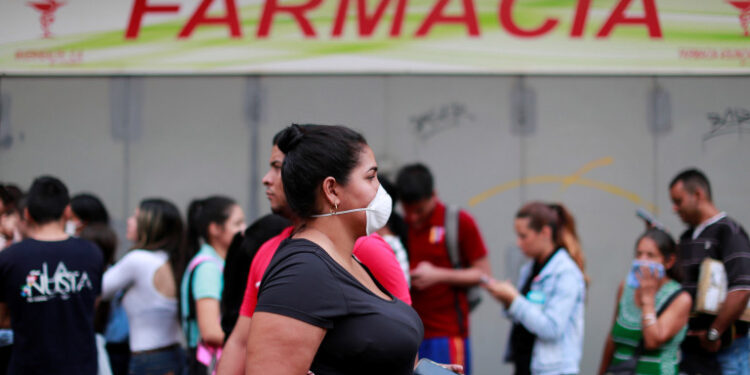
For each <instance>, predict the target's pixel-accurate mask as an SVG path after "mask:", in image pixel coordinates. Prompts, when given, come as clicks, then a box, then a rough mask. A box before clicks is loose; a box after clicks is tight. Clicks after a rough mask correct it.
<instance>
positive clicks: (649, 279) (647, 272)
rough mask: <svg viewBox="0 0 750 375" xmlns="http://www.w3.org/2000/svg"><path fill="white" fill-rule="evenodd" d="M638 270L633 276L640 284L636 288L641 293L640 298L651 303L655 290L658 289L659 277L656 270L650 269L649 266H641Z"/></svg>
mask: <svg viewBox="0 0 750 375" xmlns="http://www.w3.org/2000/svg"><path fill="white" fill-rule="evenodd" d="M638 270H639V272H636V273H635V277H636V278H637V279H638V283H639V284H640V286H639V287H638V290H639V291H640V293H641V300H642V301H643V300H647V301H649V302H651V303H653V302H654V297H655V296H656V292H658V291H659V281H661V278H660V277H659V275H658V274H657V273H656V272H653V271H651V267H648V266H641V267H640V268H639V269H638Z"/></svg>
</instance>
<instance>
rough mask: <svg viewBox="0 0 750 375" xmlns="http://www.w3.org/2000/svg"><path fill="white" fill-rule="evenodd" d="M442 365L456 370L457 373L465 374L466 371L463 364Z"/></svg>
mask: <svg viewBox="0 0 750 375" xmlns="http://www.w3.org/2000/svg"><path fill="white" fill-rule="evenodd" d="M440 366H443V367H445V368H447V369H448V370H451V371H453V372H455V373H456V374H463V373H464V366H461V365H456V364H447V365H444V364H442V363H441V364H440Z"/></svg>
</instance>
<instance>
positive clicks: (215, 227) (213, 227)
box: [208, 222, 224, 240]
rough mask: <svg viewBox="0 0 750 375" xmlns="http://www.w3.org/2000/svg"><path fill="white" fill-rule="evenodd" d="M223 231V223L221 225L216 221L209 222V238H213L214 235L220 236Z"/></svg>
mask: <svg viewBox="0 0 750 375" xmlns="http://www.w3.org/2000/svg"><path fill="white" fill-rule="evenodd" d="M222 231H224V226H223V225H221V224H219V223H215V222H211V223H208V238H209V240H210V239H212V238H214V237H218V236H219V235H220V234H221V232H222Z"/></svg>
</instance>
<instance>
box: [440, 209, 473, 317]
mask: <svg viewBox="0 0 750 375" xmlns="http://www.w3.org/2000/svg"><path fill="white" fill-rule="evenodd" d="M459 211H460V208H459V207H458V206H454V205H446V206H445V223H444V228H445V248H446V249H448V257H449V258H450V260H451V264H452V265H453V268H454V269H463V268H466V267H464V266H463V265H462V264H461V257H460V255H459V248H458V213H459ZM466 299H467V300H468V301H469V311H474V309H475V308H476V307H477V306H479V303H480V302H482V295H481V291H480V290H479V286H478V285H475V286H471V287H468V288H466ZM459 315H461V314H460V310H459Z"/></svg>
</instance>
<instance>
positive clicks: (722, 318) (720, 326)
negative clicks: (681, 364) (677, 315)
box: [700, 290, 750, 351]
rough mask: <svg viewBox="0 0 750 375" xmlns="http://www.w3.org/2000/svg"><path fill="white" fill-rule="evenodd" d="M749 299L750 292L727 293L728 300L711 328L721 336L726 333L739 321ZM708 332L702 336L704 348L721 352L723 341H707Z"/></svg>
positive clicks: (736, 291)
mask: <svg viewBox="0 0 750 375" xmlns="http://www.w3.org/2000/svg"><path fill="white" fill-rule="evenodd" d="M749 299H750V290H733V291H731V292H729V293H727V298H726V299H725V300H724V303H722V304H721V308H719V314H718V315H717V316H716V319H714V322H713V323H711V328H713V329H715V330H717V331H718V332H719V335H721V334H722V333H724V331H726V330H727V329H728V328H729V326H730V325H731V324H732V323H734V322H735V321H736V320H737V319H739V317H740V315H742V312H743V311H745V309H746V308H747V302H748V300H749ZM707 332H708V331H706V333H702V334H701V335H700V337H701V342H702V344H703V346H704V348H706V349H708V350H710V351H717V350H719V348H720V347H721V340H717V341H714V342H711V341H708V340H707V339H706V334H707Z"/></svg>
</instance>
